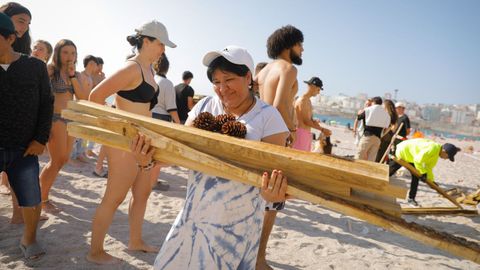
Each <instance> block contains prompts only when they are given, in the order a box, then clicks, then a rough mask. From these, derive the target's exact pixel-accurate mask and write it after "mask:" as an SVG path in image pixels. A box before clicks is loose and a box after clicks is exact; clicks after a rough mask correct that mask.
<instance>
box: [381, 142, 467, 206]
mask: <svg viewBox="0 0 480 270" xmlns="http://www.w3.org/2000/svg"><path fill="white" fill-rule="evenodd" d="M459 151H460V148H458V147H456V146H455V145H453V144H450V143H445V144H443V145H441V144H439V143H436V142H434V141H432V140H429V139H411V140H406V141H403V142H401V143H399V144H398V145H397V149H396V150H395V156H396V157H397V158H398V159H401V160H403V161H406V162H408V163H410V164H412V165H413V166H414V167H415V169H417V170H418V172H419V173H420V174H422V177H420V178H418V177H416V176H415V175H414V174H412V183H411V184H410V191H409V193H408V203H409V204H410V205H412V206H418V203H417V201H416V200H415V197H416V196H417V189H418V181H419V180H420V181H422V182H425V181H430V182H431V183H435V182H434V175H433V168H434V167H435V165H437V161H438V158H439V157H440V158H442V159H449V160H450V161H452V162H454V161H455V155H456V154H457V153H458V152H459ZM389 167H390V172H389V175H390V176H392V175H393V174H394V173H395V172H396V171H398V169H400V168H401V167H402V166H401V165H400V164H398V163H396V162H395V161H394V160H391V161H390V163H389Z"/></svg>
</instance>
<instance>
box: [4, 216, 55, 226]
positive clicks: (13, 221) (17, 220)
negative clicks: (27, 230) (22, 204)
mask: <svg viewBox="0 0 480 270" xmlns="http://www.w3.org/2000/svg"><path fill="white" fill-rule="evenodd" d="M44 220H48V216H47V215H43V214H42V215H40V221H44ZM10 224H23V216H22V215H21V214H20V216H18V215H15V216H12V219H10Z"/></svg>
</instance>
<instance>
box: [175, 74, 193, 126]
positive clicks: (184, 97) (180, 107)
mask: <svg viewBox="0 0 480 270" xmlns="http://www.w3.org/2000/svg"><path fill="white" fill-rule="evenodd" d="M194 94H195V91H193V88H192V87H191V86H189V85H187V84H184V83H181V84H179V85H177V86H175V96H176V101H177V111H178V118H180V121H185V120H187V118H188V112H189V111H190V109H188V97H192V98H193V95H194Z"/></svg>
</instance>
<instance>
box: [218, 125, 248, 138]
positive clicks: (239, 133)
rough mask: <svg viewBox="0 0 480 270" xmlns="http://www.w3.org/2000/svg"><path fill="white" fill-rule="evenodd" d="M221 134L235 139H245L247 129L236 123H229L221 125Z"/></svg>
mask: <svg viewBox="0 0 480 270" xmlns="http://www.w3.org/2000/svg"><path fill="white" fill-rule="evenodd" d="M221 132H222V133H223V134H227V135H230V136H233V137H237V138H242V139H243V138H245V135H247V127H246V126H245V125H244V124H242V123H240V122H237V121H229V122H226V123H225V124H223V125H222V131H221Z"/></svg>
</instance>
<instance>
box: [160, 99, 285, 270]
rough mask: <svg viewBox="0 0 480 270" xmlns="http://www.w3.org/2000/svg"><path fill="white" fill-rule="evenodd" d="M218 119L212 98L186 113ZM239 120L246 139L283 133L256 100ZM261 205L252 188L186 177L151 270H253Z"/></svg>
mask: <svg viewBox="0 0 480 270" xmlns="http://www.w3.org/2000/svg"><path fill="white" fill-rule="evenodd" d="M202 111H209V112H211V113H212V114H214V115H218V114H222V113H224V112H223V106H222V104H221V102H220V100H219V99H218V98H216V97H215V98H205V99H204V100H202V101H201V102H199V103H198V104H197V105H196V106H195V107H194V108H193V109H192V111H191V112H190V115H189V117H193V118H194V117H196V115H198V114H199V113H200V112H202ZM239 121H241V122H243V123H244V124H245V125H246V126H247V137H246V139H249V140H261V139H262V138H264V137H266V136H270V135H272V134H277V133H281V132H286V131H287V130H288V129H287V127H286V126H285V124H284V123H283V120H282V118H281V116H280V113H279V112H278V111H277V110H276V109H275V108H273V107H271V106H269V105H266V104H265V103H264V102H262V101H260V100H257V101H256V104H255V106H254V108H252V109H251V110H250V112H248V113H246V114H245V115H243V116H242V118H241V119H239ZM264 207H265V201H264V200H263V199H262V197H261V196H260V190H259V189H258V188H256V187H252V186H249V185H245V184H242V183H238V182H234V181H229V180H226V179H222V178H219V177H214V176H209V175H205V174H203V173H200V172H193V171H191V172H190V175H189V179H188V185H187V196H186V200H185V206H184V207H183V209H182V211H181V212H180V213H179V215H178V216H177V218H176V220H175V222H174V224H173V226H172V228H171V229H170V232H169V233H168V235H167V238H166V240H165V242H164V244H163V246H162V248H161V250H160V252H159V254H158V256H157V258H156V260H155V265H154V267H155V269H254V268H255V263H256V259H257V252H258V245H259V241H260V234H261V231H262V225H263V215H264Z"/></svg>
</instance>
